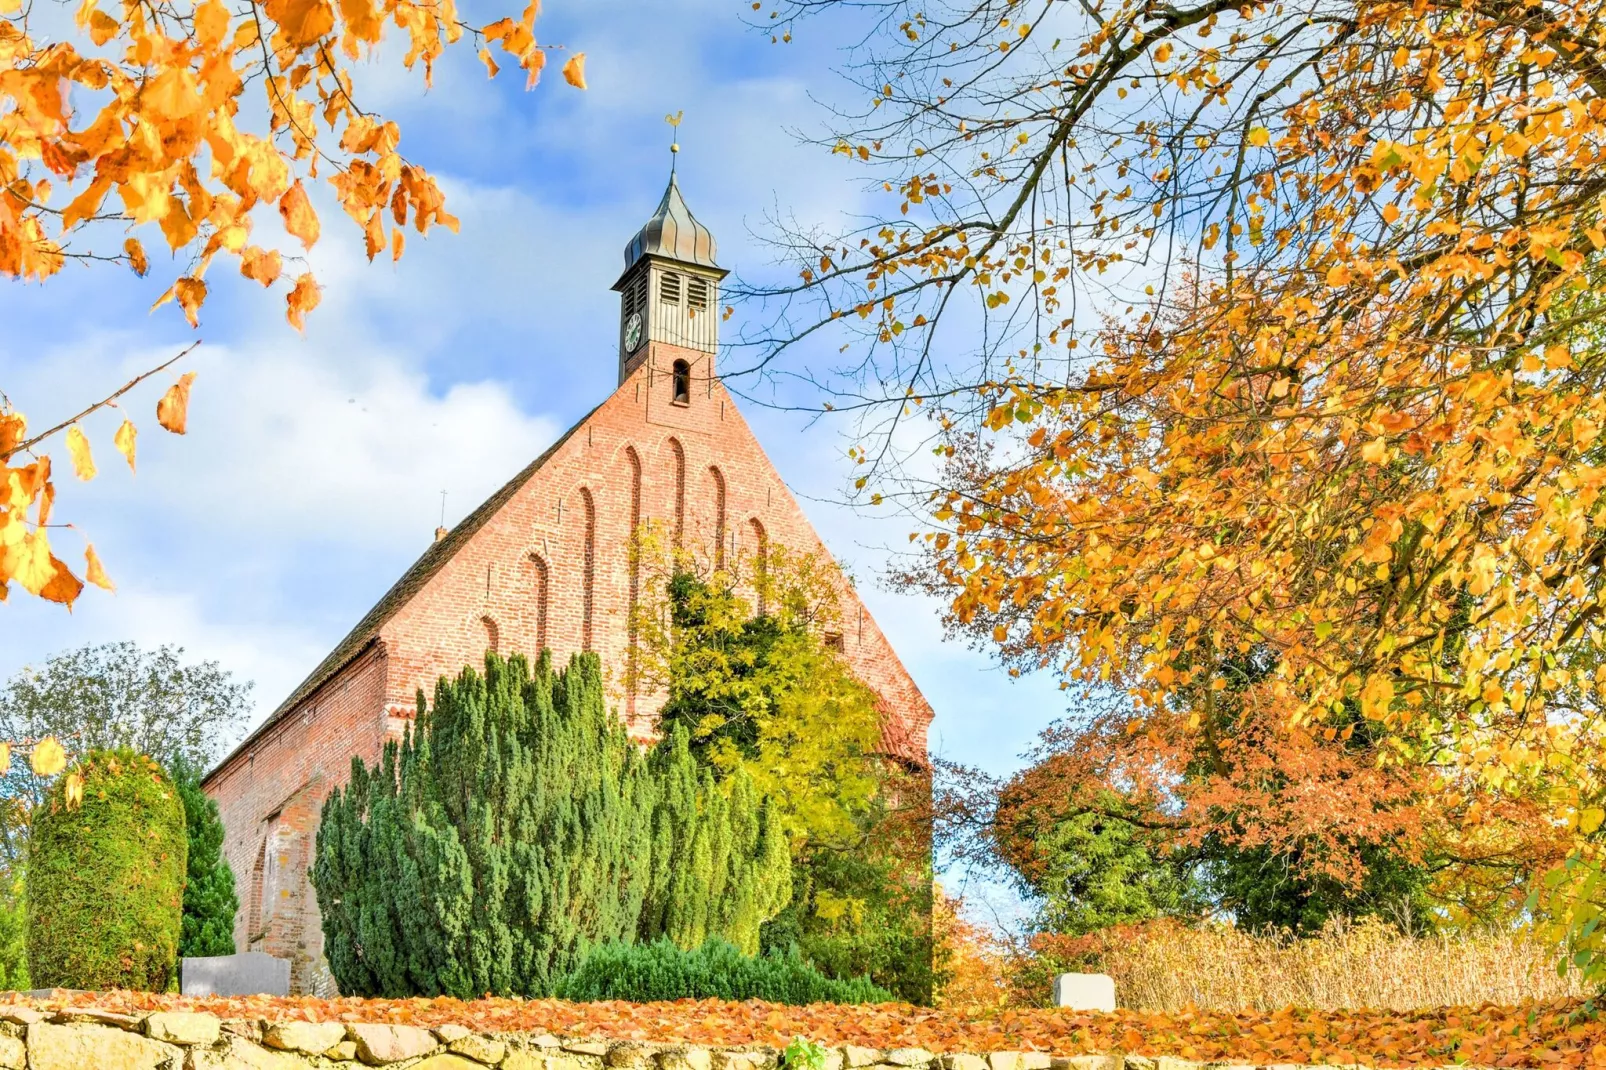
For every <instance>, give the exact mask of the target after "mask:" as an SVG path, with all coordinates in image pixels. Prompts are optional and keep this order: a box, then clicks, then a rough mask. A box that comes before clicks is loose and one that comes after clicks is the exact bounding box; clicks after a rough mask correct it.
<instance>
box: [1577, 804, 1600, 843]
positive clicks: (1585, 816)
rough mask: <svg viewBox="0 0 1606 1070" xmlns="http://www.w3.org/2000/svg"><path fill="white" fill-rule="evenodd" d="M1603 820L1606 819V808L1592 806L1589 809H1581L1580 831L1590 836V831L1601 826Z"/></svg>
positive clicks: (1579, 816) (1579, 813)
mask: <svg viewBox="0 0 1606 1070" xmlns="http://www.w3.org/2000/svg"><path fill="white" fill-rule="evenodd" d="M1603 821H1606V810H1603V809H1601V808H1600V807H1598V806H1591V807H1589V808H1588V809H1585V810H1580V811H1579V812H1578V831H1579V832H1582V833H1583V834H1584V835H1585V836H1588V835H1589V834H1590V833H1592V832H1594V831H1595V830H1596V829H1598V828H1600V826H1601V822H1603Z"/></svg>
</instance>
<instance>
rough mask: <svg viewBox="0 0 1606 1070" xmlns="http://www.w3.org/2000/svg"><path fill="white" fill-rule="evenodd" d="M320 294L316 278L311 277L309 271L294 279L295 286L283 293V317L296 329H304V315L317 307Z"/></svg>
mask: <svg viewBox="0 0 1606 1070" xmlns="http://www.w3.org/2000/svg"><path fill="white" fill-rule="evenodd" d="M321 296H322V295H321V293H320V292H319V289H318V280H316V279H314V278H313V277H312V273H311V272H307V273H306V274H303V275H302V276H300V277H299V278H297V279H296V285H295V288H294V289H292V290H291V291H290V292H289V293H288V294H286V295H285V304H286V306H287V308H286V311H285V318H286V319H288V320H289V321H290V324H291V325H292V326H293V327H295V329H296V330H298V331H302V330H306V326H307V322H306V315H307V313H308V312H311V311H312V310H313V309H315V308H317V307H318V301H319V300H320V298H321Z"/></svg>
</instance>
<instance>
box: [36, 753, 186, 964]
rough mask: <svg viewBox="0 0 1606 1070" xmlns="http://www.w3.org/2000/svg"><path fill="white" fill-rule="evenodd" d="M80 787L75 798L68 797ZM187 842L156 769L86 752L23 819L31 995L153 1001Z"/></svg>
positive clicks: (169, 786)
mask: <svg viewBox="0 0 1606 1070" xmlns="http://www.w3.org/2000/svg"><path fill="white" fill-rule="evenodd" d="M79 783H81V785H82V788H83V797H82V799H81V801H76V802H74V801H73V800H70V799H69V798H68V792H69V789H70V788H71V787H73V786H74V785H75V784H79ZM187 853H188V842H187V838H186V834H185V828H184V805H183V803H181V802H180V801H179V797H178V792H177V790H176V789H175V788H174V786H173V782H172V781H171V780H169V779H168V776H167V774H166V773H164V772H163V771H162V767H161V766H160V765H158V764H157V763H156V762H155V761H153V760H152V759H150V758H148V757H146V756H145V755H143V754H137V753H135V752H134V751H131V750H126V749H125V750H116V751H92V752H91V753H90V754H89V755H88V757H86V758H84V759H83V760H82V761H81V762H79V763H78V764H77V765H76V766H75V767H74V768H73V769H72V770H71V772H69V773H68V774H67V775H65V776H62V777H59V778H58V779H57V780H56V782H55V783H54V784H53V785H51V788H50V792H49V794H48V795H47V796H46V797H45V801H44V803H43V804H42V805H41V806H39V807H38V808H37V809H36V810H35V811H34V814H33V822H32V830H31V844H30V847H29V857H28V972H29V975H30V977H31V978H32V981H33V983H34V984H35V985H38V986H39V987H41V988H58V987H59V988H88V989H106V988H131V989H137V990H143V991H151V992H161V991H164V990H165V989H166V988H167V984H168V980H169V978H170V976H171V974H172V971H173V964H174V962H175V961H176V960H177V957H178V941H179V918H180V915H181V912H182V909H183V901H184V867H185V863H186V856H187Z"/></svg>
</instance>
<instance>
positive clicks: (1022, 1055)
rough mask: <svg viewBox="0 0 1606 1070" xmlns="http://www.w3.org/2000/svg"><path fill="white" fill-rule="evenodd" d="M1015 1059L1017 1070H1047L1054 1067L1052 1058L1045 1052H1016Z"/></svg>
mask: <svg viewBox="0 0 1606 1070" xmlns="http://www.w3.org/2000/svg"><path fill="white" fill-rule="evenodd" d="M1015 1058H1016V1059H1017V1060H1018V1062H1016V1064H1015V1065H1016V1066H1017V1067H1018V1068H1019V1070H1049V1067H1051V1066H1053V1065H1054V1060H1053V1058H1052V1057H1050V1056H1049V1054H1048V1052H1046V1051H1022V1052H1016V1054H1015Z"/></svg>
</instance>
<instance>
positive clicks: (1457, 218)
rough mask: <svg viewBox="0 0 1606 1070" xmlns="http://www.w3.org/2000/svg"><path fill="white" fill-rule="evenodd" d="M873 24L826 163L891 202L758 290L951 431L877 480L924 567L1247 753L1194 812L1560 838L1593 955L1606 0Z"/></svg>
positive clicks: (1599, 793)
mask: <svg viewBox="0 0 1606 1070" xmlns="http://www.w3.org/2000/svg"><path fill="white" fill-rule="evenodd" d="M825 6H830V5H829V3H828V2H823V0H822V2H819V3H815V2H807V0H799V2H798V3H795V4H791V5H783V7H782V9H781V10H778V11H777V12H776V20H777V22H780V23H783V24H786V31H783V32H790V31H791V29H792V27H791V25H790V21H791V20H794V19H795V18H797V17H798V16H799V15H801V14H803V13H805V12H806V11H807V10H808V9H812V8H815V7H825ZM879 10H880V14H881V16H882V21H881V23H880V25H882V26H883V27H885V28H888V29H889V30H890V31H891V32H890V33H888V34H883V35H881V36H879V37H876V38H874V39H873V41H874V44H873V45H872V46H871V48H870V50H869V51H867V52H865V53H862V54H861V57H860V59H861V63H860V65H859V66H858V67H857V68H855V70H856V71H857V72H858V73H859V74H860V75H861V76H862V84H863V85H864V87H865V88H866V89H867V90H868V91H869V97H870V99H869V103H868V104H867V106H866V108H865V109H864V110H863V112H862V113H861V114H860V115H858V116H844V121H843V124H842V127H841V136H840V138H839V139H838V140H837V142H836V148H837V150H838V151H839V152H840V153H842V154H844V155H846V156H847V157H848V159H849V160H850V161H855V162H858V163H859V165H860V166H867V167H869V168H872V169H874V171H875V173H876V175H877V177H880V178H883V179H884V180H885V188H886V189H887V190H888V191H889V192H890V193H891V194H892V196H893V198H895V200H894V203H895V204H896V205H897V206H896V207H895V208H894V209H893V210H892V211H890V212H888V213H886V216H885V218H884V219H882V220H879V221H877V222H875V223H873V224H872V225H871V226H869V227H868V228H867V229H866V230H865V231H864V232H862V233H852V234H843V235H838V236H835V237H833V238H832V239H831V240H829V241H822V240H819V239H817V238H811V237H810V236H806V235H799V236H795V237H794V241H793V245H792V248H793V249H794V250H796V251H797V252H798V253H799V254H800V258H801V261H802V262H801V263H800V264H799V269H800V272H801V275H802V277H801V279H800V280H799V282H798V283H797V284H796V285H795V286H793V287H789V288H782V290H781V291H780V292H779V293H777V292H776V291H771V292H770V293H769V294H767V295H765V296H771V297H774V296H781V297H785V298H786V299H788V300H789V301H791V302H792V304H791V306H790V307H791V308H792V309H793V310H794V311H792V312H791V313H789V315H790V316H792V317H793V319H792V320H791V322H793V323H795V322H796V320H795V307H796V300H797V299H798V297H799V295H800V294H803V295H806V294H813V295H815V296H816V297H818V298H819V299H820V300H821V301H822V303H823V307H822V312H821V315H820V316H819V317H818V320H819V322H821V323H824V322H830V321H836V322H837V323H839V324H843V325H847V326H848V327H850V328H856V329H858V330H860V331H862V332H863V341H864V343H865V345H866V346H867V349H868V355H867V357H866V359H865V360H864V362H863V363H862V364H859V365H858V367H860V368H862V369H864V376H865V377H867V378H869V379H871V380H873V381H872V382H871V383H868V384H867V383H865V382H862V381H860V382H855V383H853V384H851V387H849V388H845V389H844V391H843V393H844V394H851V396H852V398H853V399H854V401H853V403H855V404H859V405H864V406H870V405H872V403H875V402H890V403H891V406H892V408H891V409H887V408H881V409H875V408H868V409H867V410H866V411H878V412H883V413H887V414H888V415H889V419H890V420H891V421H893V422H902V421H905V420H906V419H907V418H908V416H909V414H911V413H914V412H916V411H918V410H919V409H920V408H922V407H924V408H926V409H928V410H929V411H933V412H934V413H935V418H934V419H933V420H932V421H931V426H932V427H933V428H934V429H935V435H936V441H935V443H934V446H935V449H936V450H937V452H938V454H939V455H940V457H941V458H942V460H943V462H945V463H944V466H943V467H941V469H940V470H939V471H938V472H937V473H936V474H934V475H928V474H920V473H912V472H910V471H909V470H905V473H904V474H905V476H906V477H907V482H905V483H902V484H899V483H897V482H896V481H888V482H887V483H886V485H884V486H882V487H880V488H878V489H879V490H880V492H882V493H886V492H887V489H888V487H891V488H893V489H901V490H903V491H905V492H908V493H912V494H914V495H917V496H918V500H919V501H920V503H921V504H922V505H923V507H925V508H927V509H929V513H928V515H929V517H930V518H931V520H932V524H931V526H930V528H929V529H928V530H927V531H926V532H925V533H924V538H925V540H926V541H925V543H924V545H925V547H926V548H927V550H928V555H927V557H926V559H925V566H924V567H923V569H918V570H917V572H916V576H915V579H916V580H917V581H918V582H924V583H927V584H929V585H930V586H931V587H932V588H933V589H936V590H940V591H942V592H943V593H944V594H945V595H946V596H947V597H948V598H949V599H950V604H951V613H952V619H953V621H954V623H956V624H957V625H959V626H960V627H962V628H965V629H970V630H971V631H972V632H973V633H974V634H976V635H977V636H978V637H980V638H983V639H984V640H986V641H989V642H992V643H995V644H996V645H997V648H998V649H999V650H1000V651H1001V652H1002V654H1003V655H1004V656H1005V657H1006V658H1007V659H1009V660H1010V661H1011V663H1012V664H1015V665H1017V666H1019V667H1033V668H1035V667H1040V666H1041V667H1050V668H1052V669H1055V670H1057V671H1059V672H1061V673H1062V674H1063V675H1064V677H1065V678H1066V680H1067V681H1068V682H1069V683H1071V684H1072V685H1073V686H1075V685H1082V684H1086V685H1100V684H1108V685H1111V686H1113V687H1115V688H1117V689H1119V690H1120V691H1122V692H1124V694H1125V695H1126V696H1127V698H1128V705H1127V706H1126V708H1125V710H1124V712H1122V713H1121V714H1120V716H1119V718H1118V721H1117V723H1116V724H1115V726H1114V727H1115V730H1116V731H1117V733H1118V734H1120V733H1124V734H1125V735H1127V736H1129V737H1131V738H1134V739H1141V740H1149V741H1151V750H1163V749H1169V750H1171V751H1172V752H1174V753H1179V754H1180V753H1186V754H1188V755H1196V756H1202V757H1203V758H1204V759H1205V760H1213V759H1215V758H1216V757H1218V756H1219V753H1218V752H1219V750H1220V746H1225V745H1228V744H1231V745H1232V746H1234V747H1235V748H1237V750H1236V751H1235V752H1234V753H1232V754H1229V755H1227V756H1226V759H1227V760H1226V762H1225V763H1224V765H1226V764H1236V765H1238V766H1240V767H1242V766H1245V765H1248V766H1253V767H1255V771H1254V774H1253V775H1249V776H1246V777H1245V778H1243V779H1240V780H1239V781H1237V782H1235V783H1234V784H1231V785H1221V787H1222V788H1223V789H1225V787H1228V786H1230V787H1233V788H1236V789H1237V794H1235V795H1232V796H1229V797H1215V798H1209V797H1207V798H1204V799H1201V800H1198V803H1199V805H1198V807H1197V809H1196V810H1195V815H1196V817H1197V819H1198V820H1200V821H1209V820H1211V819H1212V814H1242V813H1244V812H1245V810H1246V805H1245V804H1246V803H1248V804H1250V806H1249V809H1253V808H1254V807H1253V803H1254V796H1255V793H1256V792H1260V793H1262V794H1266V789H1265V786H1266V785H1271V786H1273V787H1274V788H1275V794H1276V796H1277V797H1276V798H1274V799H1270V801H1269V803H1268V805H1274V806H1277V807H1281V808H1283V809H1284V811H1285V812H1286V813H1287V814H1288V815H1289V818H1290V821H1292V822H1294V823H1296V825H1298V827H1299V831H1300V834H1304V833H1305V832H1308V831H1312V830H1314V831H1317V832H1319V831H1320V829H1321V828H1323V827H1327V828H1335V829H1341V830H1343V831H1344V832H1345V833H1346V834H1347V835H1348V836H1349V838H1350V839H1351V841H1353V840H1354V839H1356V838H1357V837H1359V838H1361V839H1365V838H1367V837H1375V838H1378V839H1382V838H1389V837H1395V838H1397V837H1400V836H1402V835H1410V834H1412V831H1413V829H1416V828H1418V827H1421V828H1427V827H1429V826H1431V827H1432V830H1433V834H1434V835H1435V836H1437V837H1440V839H1441V841H1443V842H1442V846H1443V847H1444V849H1445V850H1446V851H1448V852H1449V853H1450V854H1451V855H1452V856H1456V855H1459V854H1465V855H1466V856H1468V857H1474V856H1477V857H1486V856H1506V855H1509V854H1512V853H1520V852H1521V851H1522V850H1524V849H1525V848H1524V845H1523V843H1522V841H1523V839H1524V836H1525V835H1526V834H1527V833H1528V832H1530V831H1533V830H1531V829H1524V828H1522V827H1520V826H1521V825H1523V824H1524V823H1528V824H1533V823H1535V822H1537V826H1538V833H1539V834H1540V835H1541V836H1549V835H1551V834H1559V835H1561V836H1562V838H1563V839H1564V840H1565V854H1566V856H1567V860H1566V862H1565V863H1563V864H1560V865H1557V866H1555V867H1554V868H1552V869H1551V870H1550V872H1549V873H1548V875H1547V877H1546V879H1545V880H1544V881H1543V882H1539V883H1536V884H1535V885H1534V887H1535V889H1536V892H1535V897H1534V899H1533V900H1532V905H1534V906H1536V907H1539V908H1541V909H1543V910H1545V911H1547V912H1548V914H1549V916H1550V917H1552V918H1554V919H1556V920H1557V921H1558V922H1560V923H1562V924H1563V925H1564V926H1565V927H1566V928H1567V929H1568V931H1570V932H1571V934H1572V936H1573V938H1574V940H1575V945H1576V946H1575V948H1574V950H1575V952H1576V954H1577V956H1578V958H1579V960H1580V961H1582V962H1588V963H1590V964H1591V968H1592V969H1593V970H1595V971H1596V973H1597V974H1603V973H1606V957H1602V956H1601V955H1599V953H1598V949H1599V948H1600V946H1601V941H1602V939H1603V932H1606V930H1602V929H1600V928H1597V924H1596V923H1597V922H1598V920H1599V918H1600V913H1601V904H1602V903H1603V902H1606V887H1603V885H1602V881H1603V879H1606V878H1603V869H1602V858H1601V851H1600V848H1601V844H1602V842H1603V839H1606V827H1603V824H1606V735H1603V733H1602V731H1601V727H1600V721H1599V718H1600V715H1601V712H1602V702H1603V699H1606V660H1603V659H1602V657H1601V649H1602V643H1603V641H1606V630H1603V613H1602V611H1603V608H1606V499H1603V498H1602V496H1601V492H1602V488H1603V487H1606V439H1603V437H1602V432H1603V431H1606V349H1603V347H1602V344H1601V343H1602V333H1601V332H1602V326H1601V325H1602V313H1603V312H1606V303H1603V302H1602V300H1601V299H1600V298H1598V297H1597V296H1596V292H1597V290H1598V288H1599V287H1600V285H1601V282H1602V275H1601V268H1602V265H1601V263H1600V250H1601V249H1602V248H1603V247H1606V166H1603V164H1606V36H1603V35H1606V17H1603V16H1606V9H1603V5H1602V3H1601V0H1539V2H1516V0H1454V2H1450V0H1412V2H1392V0H1312V2H1310V3H1303V4H1284V3H1281V2H1255V0H1251V2H1243V0H1233V2H1231V3H1228V2H1225V0H1193V2H1182V3H1171V2H1162V0H1083V2H1082V3H1081V4H1080V5H1079V6H1078V5H1069V4H1064V3H1051V2H1046V0H1034V2H1027V0H981V2H979V3H974V4H970V3H946V2H939V3H936V4H912V3H910V4H904V3H896V2H895V3H889V4H886V5H882V6H881V8H880V9H879ZM898 202H901V204H900V203H898ZM956 317H957V318H956ZM949 323H952V324H953V325H954V326H961V325H963V326H965V328H966V332H965V334H964V335H963V336H959V335H956V334H955V333H954V332H952V331H950V332H948V333H947V334H946V335H945V334H944V331H943V328H944V325H945V324H949ZM978 323H979V324H983V325H984V326H985V330H984V331H982V332H979V333H977V332H975V331H974V330H972V329H971V328H972V327H973V326H974V325H975V324H978ZM797 333H798V332H796V331H789V332H787V333H785V334H783V335H781V336H780V337H778V338H776V339H771V340H769V341H770V343H771V345H770V348H769V350H768V351H767V353H768V355H769V357H771V358H773V357H774V356H775V355H776V349H777V348H781V347H784V346H786V345H787V344H789V343H790V342H792V341H793V340H795V338H796V336H797ZM977 337H979V338H981V339H982V341H981V342H980V343H979V344H971V343H970V342H969V341H968V339H971V338H977ZM961 338H963V339H966V340H965V341H961ZM963 354H968V355H969V356H970V357H971V358H973V359H960V358H961V356H962V355H963ZM881 430H882V431H883V432H884V431H885V426H884V425H883V426H882V428H881ZM903 441H905V440H902V439H897V440H894V439H893V438H891V437H890V436H888V437H887V438H884V439H883V440H882V441H881V442H880V443H879V445H880V446H881V447H884V448H875V447H876V446H877V445H878V444H877V443H875V442H871V443H868V444H867V445H868V446H869V447H870V448H867V449H866V450H865V451H864V452H863V453H861V454H859V459H860V460H863V461H867V462H873V461H876V460H880V459H882V458H885V457H887V456H889V455H891V452H892V449H893V447H895V446H897V445H899V444H901V443H902V442H903ZM917 476H918V478H917ZM876 478H877V475H876V472H875V471H871V472H869V473H868V474H867V475H866V476H865V477H864V478H863V479H861V481H860V482H861V485H863V484H865V483H867V482H868V481H869V480H872V479H876ZM1246 662H1253V663H1254V664H1255V665H1256V666H1257V668H1256V671H1255V672H1254V673H1252V674H1247V675H1246V674H1245V673H1244V672H1243V671H1242V666H1243V665H1244V664H1245V663H1246ZM1229 696H1230V699H1229ZM1224 721H1226V722H1230V724H1227V725H1226V727H1227V728H1228V729H1229V730H1230V734H1229V733H1224V732H1223V727H1224ZM1213 733H1215V734H1216V735H1214V736H1213V735H1212V734H1213ZM1185 737H1192V739H1191V740H1185ZM1357 737H1360V738H1364V740H1365V743H1364V746H1361V747H1357V746H1355V745H1353V744H1352V741H1353V740H1355V739H1356V738H1357ZM1257 738H1258V739H1260V740H1262V741H1263V743H1262V745H1261V746H1260V747H1259V748H1258V752H1259V753H1260V754H1261V755H1263V757H1256V756H1255V755H1254V754H1251V753H1250V752H1249V751H1246V750H1244V749H1243V743H1244V741H1246V740H1250V739H1257ZM1358 757H1359V758H1364V760H1363V761H1357V758H1358ZM1306 789H1310V790H1308V791H1307V790H1306ZM1374 789H1375V790H1376V791H1377V792H1378V793H1379V794H1377V795H1372V794H1370V793H1372V792H1373V791H1374ZM1406 796H1412V797H1415V798H1418V799H1420V800H1421V804H1420V805H1422V806H1425V807H1430V808H1432V809H1433V813H1432V815H1431V817H1432V820H1431V821H1427V820H1423V821H1417V820H1415V819H1413V818H1412V817H1411V815H1410V814H1409V813H1407V812H1406V811H1404V810H1401V809H1399V808H1398V807H1397V806H1396V805H1395V803H1396V801H1397V800H1401V799H1404V798H1405V797H1406ZM1378 802H1380V803H1381V804H1382V805H1381V806H1378V805H1373V804H1374V803H1378ZM1502 815H1516V819H1512V818H1510V817H1503V816H1502ZM1249 825H1250V827H1251V828H1252V829H1253V831H1252V833H1251V834H1252V835H1253V836H1256V837H1261V838H1262V840H1261V842H1267V841H1266V839H1265V838H1268V837H1269V838H1271V839H1273V840H1274V839H1275V837H1276V836H1277V835H1279V834H1280V833H1278V831H1277V830H1276V829H1275V828H1267V827H1265V825H1264V824H1256V823H1255V822H1252V821H1251V822H1250V823H1249ZM1240 828H1242V824H1241V823H1238V824H1235V823H1234V822H1233V821H1230V820H1225V819H1223V820H1221V821H1219V822H1218V823H1217V826H1216V828H1215V829H1214V830H1213V831H1215V832H1216V833H1218V834H1220V835H1226V836H1231V835H1238V834H1239V829H1240ZM1341 846H1342V844H1335V847H1341ZM1532 853H1533V854H1534V855H1535V856H1543V855H1546V854H1547V853H1548V854H1553V852H1550V851H1549V850H1548V848H1547V849H1542V850H1536V851H1535V852H1532ZM1329 857H1332V856H1329ZM1333 868H1334V871H1335V872H1340V873H1341V872H1342V871H1343V869H1344V868H1345V867H1344V864H1342V861H1340V862H1337V863H1334V864H1333Z"/></svg>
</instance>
